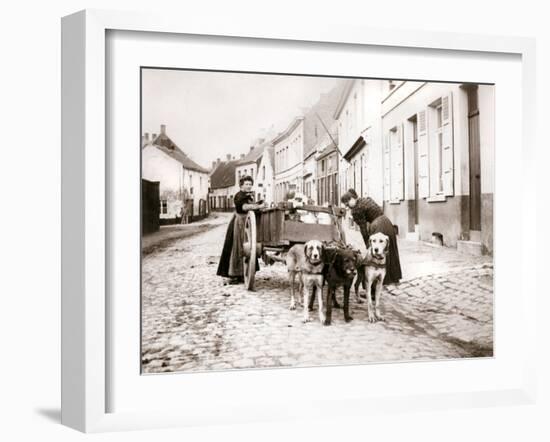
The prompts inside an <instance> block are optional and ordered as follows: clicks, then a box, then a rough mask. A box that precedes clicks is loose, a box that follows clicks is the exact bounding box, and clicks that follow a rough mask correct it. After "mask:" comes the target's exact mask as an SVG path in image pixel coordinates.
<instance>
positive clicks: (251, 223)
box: [243, 203, 345, 290]
mask: <svg viewBox="0 0 550 442" xmlns="http://www.w3.org/2000/svg"><path fill="white" fill-rule="evenodd" d="M344 215H345V210H344V209H342V208H339V207H321V206H309V205H304V206H300V207H293V206H292V204H291V203H280V204H279V205H278V206H277V207H271V208H266V209H261V210H258V211H252V210H251V211H249V212H248V214H247V217H246V221H245V240H244V244H243V249H244V258H243V264H244V283H245V287H246V288H247V289H248V290H254V279H255V275H256V265H255V263H256V258H257V257H262V260H263V262H264V263H265V264H268V263H272V262H273V259H272V258H270V256H269V255H268V252H272V253H276V254H281V253H286V252H288V250H289V249H290V248H291V247H292V246H293V245H294V244H305V243H306V242H307V241H310V240H313V239H316V240H318V241H324V242H328V243H330V242H338V243H345V237H344V230H343V228H342V218H343V216H344ZM278 260H279V261H281V259H280V258H279V259H278Z"/></svg>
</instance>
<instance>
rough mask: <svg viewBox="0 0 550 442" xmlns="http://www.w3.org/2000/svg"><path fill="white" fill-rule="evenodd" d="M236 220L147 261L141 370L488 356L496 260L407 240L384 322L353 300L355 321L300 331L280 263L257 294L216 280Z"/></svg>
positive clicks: (385, 301)
mask: <svg viewBox="0 0 550 442" xmlns="http://www.w3.org/2000/svg"><path fill="white" fill-rule="evenodd" d="M230 216H231V214H220V215H219V216H218V217H217V218H216V219H215V220H214V221H210V224H209V226H208V227H209V230H207V231H204V232H199V233H197V234H196V235H194V236H191V237H187V238H183V239H178V240H175V241H174V242H172V243H171V244H168V245H166V246H165V247H163V248H157V249H155V250H154V251H152V252H151V253H149V254H147V255H146V256H144V257H143V261H142V290H143V293H142V362H143V372H144V373H159V372H174V371H202V370H220V369H235V368H268V367H282V366H284V367H303V366H315V365H341V364H361V363H368V362H381V361H406V360H422V359H446V358H462V357H479V356H492V354H493V350H492V348H493V265H492V258H491V257H475V258H474V257H470V256H467V255H462V254H460V253H458V252H456V250H452V249H448V248H441V247H432V246H430V245H426V244H423V243H418V242H408V241H401V242H400V243H399V248H400V254H401V262H402V267H403V273H404V279H403V281H402V282H401V283H400V284H398V285H395V286H387V287H385V289H384V293H383V296H382V311H383V313H385V316H386V321H385V322H377V323H374V324H371V323H369V322H368V321H367V320H366V316H367V312H366V303H363V304H358V303H356V301H355V298H354V296H352V297H351V300H350V306H351V314H352V316H353V318H354V320H353V321H352V322H350V323H345V322H344V319H343V312H342V311H341V310H340V309H336V310H333V323H332V325H331V326H330V327H326V326H322V325H321V324H320V323H319V321H318V320H317V321H315V320H314V321H313V322H310V323H307V324H302V322H301V310H300V309H298V310H295V311H290V310H289V309H288V305H289V291H288V282H287V272H286V268H285V267H284V265H283V264H281V263H277V264H275V265H273V266H267V267H266V266H264V265H263V263H261V269H260V271H259V272H258V273H257V274H256V284H255V288H256V290H255V291H254V292H248V291H246V290H245V289H244V288H243V286H242V285H235V286H224V285H223V281H222V278H220V277H217V276H216V274H215V273H216V268H217V264H218V256H219V254H220V251H221V248H222V243H223V238H224V234H225V230H226V225H227V222H228V221H229V219H230ZM348 240H349V241H350V242H352V243H354V244H358V245H359V244H360V242H358V241H359V240H358V234H357V233H356V232H349V234H348ZM363 248H364V247H363ZM337 296H338V298H339V299H341V293H340V292H338V294H337ZM316 317H317V316H316V312H313V313H312V318H316Z"/></svg>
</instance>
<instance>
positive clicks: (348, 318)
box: [344, 316, 353, 322]
mask: <svg viewBox="0 0 550 442" xmlns="http://www.w3.org/2000/svg"><path fill="white" fill-rule="evenodd" d="M344 320H345V321H346V322H351V321H353V318H352V317H351V316H348V317H347V318H344Z"/></svg>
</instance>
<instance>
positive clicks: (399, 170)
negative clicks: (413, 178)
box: [390, 125, 404, 201]
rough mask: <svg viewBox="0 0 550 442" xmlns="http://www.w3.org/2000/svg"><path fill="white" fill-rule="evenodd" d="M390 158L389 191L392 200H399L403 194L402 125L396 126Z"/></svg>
mask: <svg viewBox="0 0 550 442" xmlns="http://www.w3.org/2000/svg"><path fill="white" fill-rule="evenodd" d="M390 160H391V163H392V169H391V193H392V198H391V199H392V201H401V200H402V199H403V194H404V188H403V187H404V179H403V175H404V172H403V125H399V126H397V128H396V131H395V134H394V137H393V143H392V146H391V152H390Z"/></svg>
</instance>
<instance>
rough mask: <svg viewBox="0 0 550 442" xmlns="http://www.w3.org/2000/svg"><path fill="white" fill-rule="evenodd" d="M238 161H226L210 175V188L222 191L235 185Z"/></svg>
mask: <svg viewBox="0 0 550 442" xmlns="http://www.w3.org/2000/svg"><path fill="white" fill-rule="evenodd" d="M237 163H238V162H237V161H224V162H222V163H220V164H219V165H218V166H217V167H216V168H215V169H214V171H213V172H212V175H210V187H211V188H212V189H222V188H224V187H231V186H234V185H235V169H236V167H237Z"/></svg>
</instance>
